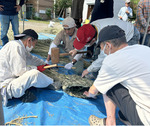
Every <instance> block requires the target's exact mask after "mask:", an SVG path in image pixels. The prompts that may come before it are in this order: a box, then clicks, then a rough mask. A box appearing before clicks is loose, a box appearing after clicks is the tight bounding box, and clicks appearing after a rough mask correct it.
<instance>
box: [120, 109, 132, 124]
mask: <svg viewBox="0 0 150 126" xmlns="http://www.w3.org/2000/svg"><path fill="white" fill-rule="evenodd" d="M118 118H119V119H120V121H121V122H123V123H124V124H126V125H131V124H130V122H129V121H128V120H127V119H126V118H125V117H124V115H123V114H122V112H121V111H120V110H119V112H118Z"/></svg>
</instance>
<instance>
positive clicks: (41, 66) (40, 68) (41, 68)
mask: <svg viewBox="0 0 150 126" xmlns="http://www.w3.org/2000/svg"><path fill="white" fill-rule="evenodd" d="M44 66H48V64H46V65H40V66H37V70H39V71H40V72H43V71H44V70H46V69H44Z"/></svg>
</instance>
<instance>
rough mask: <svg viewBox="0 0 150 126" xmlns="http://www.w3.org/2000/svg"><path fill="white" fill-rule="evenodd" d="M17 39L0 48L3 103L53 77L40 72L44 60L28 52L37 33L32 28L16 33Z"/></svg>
mask: <svg viewBox="0 0 150 126" xmlns="http://www.w3.org/2000/svg"><path fill="white" fill-rule="evenodd" d="M15 38H16V39H17V40H13V41H10V42H8V43H7V44H6V45H5V46H4V47H3V48H2V49H1V50H0V89H1V93H2V96H3V104H4V105H7V101H8V99H12V98H13V97H14V98H20V97H21V96H23V95H24V94H25V91H26V90H27V89H29V88H30V87H37V88H44V87H47V86H49V85H50V84H52V83H53V79H52V78H50V77H48V76H46V75H45V74H43V73H42V71H44V70H45V69H44V66H45V64H46V63H45V62H44V61H43V60H41V59H39V58H37V57H35V56H33V55H31V54H30V51H31V50H32V49H33V48H34V47H35V45H36V43H37V40H38V35H37V33H36V32H35V31H34V30H32V29H27V30H25V31H24V32H23V33H22V34H19V35H16V36H15Z"/></svg>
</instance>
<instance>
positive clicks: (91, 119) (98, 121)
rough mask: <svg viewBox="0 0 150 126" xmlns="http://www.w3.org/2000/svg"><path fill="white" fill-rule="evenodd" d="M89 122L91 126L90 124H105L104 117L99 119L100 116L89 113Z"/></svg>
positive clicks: (98, 125) (100, 125)
mask: <svg viewBox="0 0 150 126" xmlns="http://www.w3.org/2000/svg"><path fill="white" fill-rule="evenodd" d="M89 123H90V125H91V126H92V125H94V126H104V125H106V118H103V119H101V118H98V117H96V116H94V115H91V116H90V117H89Z"/></svg>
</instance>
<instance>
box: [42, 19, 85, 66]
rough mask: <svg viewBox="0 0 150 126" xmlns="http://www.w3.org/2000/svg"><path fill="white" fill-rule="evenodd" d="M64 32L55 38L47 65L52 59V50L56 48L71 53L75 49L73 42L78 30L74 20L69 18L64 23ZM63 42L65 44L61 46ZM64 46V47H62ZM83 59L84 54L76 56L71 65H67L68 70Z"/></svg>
mask: <svg viewBox="0 0 150 126" xmlns="http://www.w3.org/2000/svg"><path fill="white" fill-rule="evenodd" d="M62 26H63V28H64V29H63V30H61V31H60V32H59V33H58V34H57V35H56V37H55V39H54V41H53V42H52V43H51V45H50V48H49V52H48V56H47V60H46V61H45V62H46V63H47V64H48V63H49V60H50V58H51V49H52V48H55V47H60V48H61V51H62V52H67V53H68V52H69V51H71V50H73V49H74V47H73V42H74V40H75V38H76V33H77V28H76V24H75V21H74V19H73V18H71V17H67V18H65V19H64V20H63V22H62ZM61 42H63V44H61ZM61 45H62V46H61ZM81 57H82V54H77V55H75V56H74V57H73V58H72V59H71V60H72V61H71V62H70V63H68V64H66V65H65V68H66V69H71V68H72V66H73V65H74V64H75V63H76V62H77V61H78V60H79V59H80V58H81Z"/></svg>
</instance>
